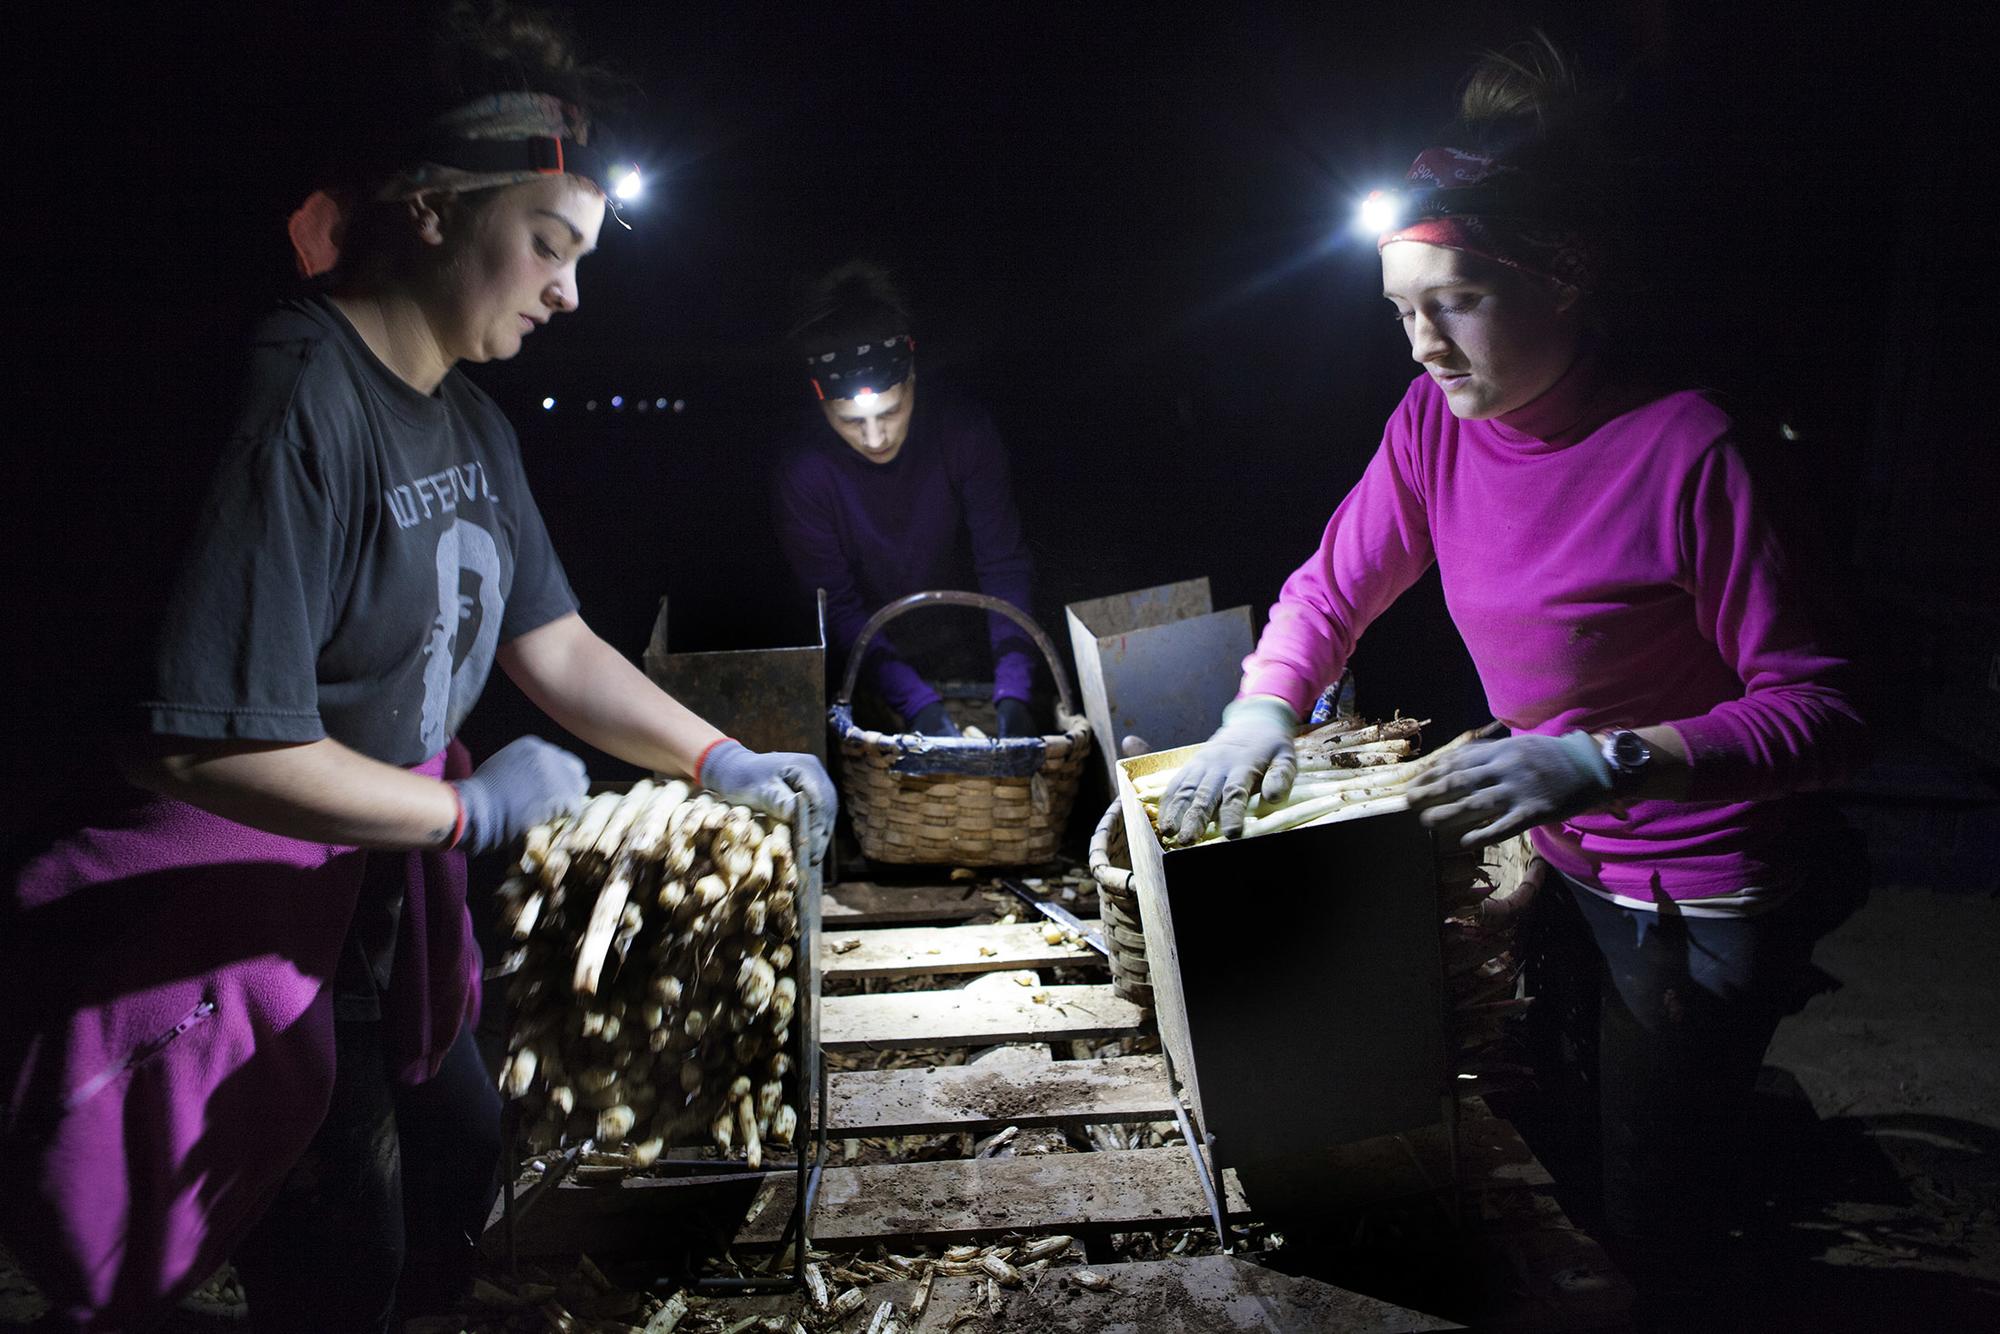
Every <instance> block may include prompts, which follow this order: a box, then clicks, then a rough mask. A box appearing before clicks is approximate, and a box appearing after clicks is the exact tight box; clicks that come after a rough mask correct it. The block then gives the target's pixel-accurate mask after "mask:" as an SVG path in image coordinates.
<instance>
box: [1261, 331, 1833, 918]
mask: <svg viewBox="0 0 2000 1334" xmlns="http://www.w3.org/2000/svg"><path fill="white" fill-rule="evenodd" d="M1731 429H1732V425H1731V422H1730V420H1729V418H1728V416H1727V415H1726V414H1725V413H1723V412H1722V410H1721V409H1719V408H1718V407H1716V406H1715V405H1714V404H1713V403H1711V402H1709V401H1708V400H1707V399H1705V398H1702V397H1701V396H1699V395H1696V394H1692V393H1677V394H1668V395H1665V396H1659V397H1648V396H1645V395H1641V394H1634V393H1627V392H1621V391H1619V390H1618V389H1616V388H1615V387H1613V386H1607V385H1603V384H1600V383H1599V382H1598V381H1597V379H1596V376H1595V365H1594V363H1593V362H1592V361H1591V359H1589V358H1584V359H1582V360H1580V361H1579V362H1578V364H1577V365H1576V366H1575V367H1573V368H1572V369H1571V371H1570V372H1569V373H1568V374H1567V375H1566V376H1565V377H1564V378H1563V380H1561V381H1560V382H1558V383H1557V385H1556V386H1555V387H1553V388H1551V389H1550V390H1549V391H1548V392H1547V393H1545V394H1543V395H1542V397H1541V398H1539V399H1537V400H1536V401H1535V402H1533V403H1531V404H1529V405H1528V406H1527V407H1525V408H1522V409H1520V410H1518V411H1516V412H1514V413H1510V414H1507V415H1506V416H1504V417H1501V418H1498V419H1495V420H1492V421H1460V420H1459V419H1458V418H1456V417H1454V416H1453V415H1452V414H1451V411H1450V409H1449V407H1448V406H1447V404H1446V402H1445V399H1444V394H1443V391H1441V390H1440V389H1438V387H1437V386H1436V385H1435V384H1434V383H1433V382H1432V381H1431V380H1430V378H1429V377H1428V376H1419V377H1418V379H1417V380H1416V382H1415V383H1413V384H1412V385H1411V387H1410V390H1409V392H1408V393H1407V394H1405V395H1404V397H1403V401H1402V403H1401V404H1400V405H1399V406H1398V407H1397V409H1396V412H1395V414H1394V415H1393V416H1392V417H1391V418H1390V421H1389V424H1388V428H1387V431H1386V432H1385V434H1384V437H1383V441H1382V445H1381V448H1380V449H1379V450H1378V451H1377V452H1376V454H1375V456H1374V458H1373V459H1372V460H1371V461H1370V463H1369V464H1368V467H1367V469H1366V471H1365V472H1364V473H1363V475H1362V478H1361V480H1360V482H1359V483H1358V484H1357V485H1356V486H1355V487H1354V489H1353V490H1352V491H1351V492H1349V493H1348V495H1347V497H1346V498H1345V499H1344V500H1342V501H1341V503H1340V505H1339V507H1338V508H1337V509H1336V510H1335V512H1334V515H1333V518H1332V520H1331V522H1329V523H1328V525H1327V527H1326V531H1325V534H1324V536H1323V538H1322V540H1321V543H1320V546H1319V549H1318V550H1317V551H1316V552H1314V553H1313V556H1312V557H1311V559H1309V560H1307V561H1306V562H1305V564H1303V565H1301V566H1300V567H1299V568H1298V570H1297V571H1295V572H1294V573H1293V574H1292V576H1291V577H1290V578H1289V579H1288V580H1287V581H1286V583H1285V586H1284V590H1283V592H1282V593H1281V594H1280V596H1279V600H1278V603H1277V605H1276V606H1274V607H1273V608H1272V609H1271V618H1270V623H1269V624H1268V625H1267V627H1266V628H1265V631H1264V634H1263V636H1262V638H1261V639H1260V641H1259V643H1258V645H1257V648H1256V651H1255V652H1253V653H1252V654H1251V656H1250V657H1249V658H1247V659H1245V661H1244V678H1243V686H1242V688H1243V692H1244V693H1245V694H1270V695H1276V696H1278V697H1279V698H1281V699H1284V700H1286V701H1287V702H1288V703H1290V704H1291V706H1292V707H1293V708H1294V709H1297V710H1298V711H1299V712H1300V716H1302V717H1303V716H1305V711H1306V710H1307V709H1308V708H1309V707H1310V705H1311V703H1312V701H1313V698H1314V696H1315V695H1316V694H1317V693H1318V691H1319V690H1320V689H1322V688H1323V687H1324V685H1325V683H1326V682H1328V681H1331V680H1333V679H1334V678H1335V677H1336V676H1337V675H1338V673H1339V672H1340V670H1341V668H1342V666H1344V665H1345V663H1346V662H1347V659H1348V657H1349V656H1350V655H1351V653H1352V652H1353V649H1354V643H1355V640H1356V639H1358V638H1359V637H1360V635H1361V633H1362V632H1363V631H1364V630H1365V629H1366V628H1367V627H1368V625H1369V624H1370V623H1371V622H1373V621H1374V619H1375V618H1376V617H1377V616H1378V615H1380V614H1381V613H1382V611H1383V610H1385V609H1386V608H1387V607H1388V605H1389V604H1390V603H1391V602H1393V601H1394V600H1395V599H1396V597H1397V596H1398V595H1400V594H1401V593H1402V592H1403V591H1404V590H1405V589H1407V588H1408V587H1409V586H1410V585H1411V584H1413V583H1415V582H1416V581H1417V579H1418V578H1419V577H1420V576H1422V574H1423V573H1424V572H1425V571H1426V570H1427V569H1429V568H1430V566H1431V565H1432V563H1433V562H1435V563H1436V564H1437V566H1438V570H1439V575H1440V577H1441V579H1442V582H1443V585H1444V594H1445V601H1446V604H1447V606H1448V607H1449V609H1450V612H1451V616H1452V620H1453V622H1454V623H1455V624H1456V625H1457V627H1458V630H1459V633H1460V634H1461V636H1463V638H1464V640H1465V644H1466V647H1467V649H1468V650H1469V651H1470V652H1471V654H1472V658H1473V661H1474V664H1475V665H1476V666H1477V668H1478V670H1479V676H1480V680H1481V682H1482V684H1483V685H1484V686H1485V690H1486V696H1487V700H1488V702H1489V703H1490V704H1491V706H1492V709H1493V712H1494V714H1495V716H1496V717H1498V718H1500V719H1501V720H1502V721H1503V722H1505V723H1506V724H1507V725H1508V726H1509V727H1510V728H1512V729H1513V730H1514V731H1516V732H1537V733H1546V734H1554V733H1560V732H1566V731H1569V730H1572V729H1574V728H1585V729H1589V730H1593V731H1601V730H1608V729H1613V728H1620V727H1631V728H1636V727H1646V726H1652V725H1655V724H1661V723H1666V724H1671V725H1672V726H1673V727H1674V728H1675V729H1676V730H1677V731H1678V732H1679V733H1680V734H1681V736H1682V737H1683V738H1684V739H1685V740H1686V742H1687V745H1688V750H1689V755H1690V759H1691V760H1692V761H1693V771H1692V788H1691V792H1690V799H1689V800H1688V801H1687V802H1646V803H1641V804H1638V805H1635V806H1634V807H1633V808H1632V809H1631V810H1630V811H1629V812H1628V813H1627V815H1626V817H1625V818H1622V819H1621V818H1619V817H1617V816H1615V815H1611V814H1600V815H1590V816H1582V817H1579V818H1577V819H1576V820H1573V821H1570V822H1569V823H1568V824H1567V825H1566V826H1563V827H1561V828H1552V829H1546V830H1541V831H1537V843H1538V845H1539V846H1541V847H1542V849H1543V852H1544V855H1546V856H1548V857H1549V859H1550V861H1551V862H1552V863H1554V864H1555V865H1556V866H1558V867H1559V868H1560V869H1561V870H1562V871H1564V872H1565V873H1566V874H1569V875H1571V876H1574V877H1575V878H1577V879H1579V880H1582V881H1584V882H1585V883H1587V884H1593V885H1596V886H1598V887H1599V888H1602V889H1606V890H1610V891H1612V892H1614V893H1618V894H1623V895H1628V896H1630V897H1633V898H1638V899H1643V900H1652V899H1655V898H1657V897H1659V896H1661V895H1665V896H1667V897H1671V898H1700V897H1705V896H1708V895H1714V894H1726V893H1733V892H1735V891H1737V890H1740V889H1743V888H1745V887H1746V886H1750V885H1767V884H1770V883H1772V880H1773V878H1774V877H1777V876H1780V875H1782V874H1784V873H1785V868H1784V866H1783V865H1781V862H1782V860H1783V858H1784V857H1785V856H1786V855H1787V852H1788V849H1789V847H1790V841H1789V840H1788V839H1787V837H1786V835H1785V833H1784V829H1785V825H1786V823H1787V820H1788V819H1789V816H1788V814H1787V811H1786V806H1787V804H1788V803H1786V802H1785V801H1784V800H1783V797H1784V794H1786V793H1790V792H1794V791H1798V790H1801V789H1806V788H1812V787H1820V786H1825V785H1828V784H1830V783H1832V782H1834V781H1836V780H1837V779H1838V778H1839V777H1840V776H1841V775H1842V774H1843V773H1845V772H1846V771H1848V770H1849V769H1850V768H1851V767H1852V766H1853V765H1854V764H1855V763H1856V762H1857V761H1858V758H1859V756H1860V753H1861V748H1862V744H1863V733H1864V729H1863V726H1862V722H1861V719H1860V716H1859V714H1858V712H1857V711H1856V709H1855V707H1854V705H1853V703H1852V702H1851V700H1850V698H1849V696H1848V693H1847V689H1846V681H1847V678H1848V676H1849V675H1850V670H1851V669H1850V666H1849V664H1848V662H1847V661H1846V660H1845V658H1844V657H1842V656H1841V655H1840V654H1839V653H1837V652H1835V651H1834V650H1833V649H1831V648H1829V647H1828V646H1827V644H1826V642H1825V641H1824V639H1823V638H1822V633H1821V628H1820V625H1819V623H1818V618H1817V616H1816V603H1817V601H1818V590H1817V589H1816V588H1815V587H1814V586H1813V583H1812V581H1811V580H1810V579H1809V577H1808V575H1807V572H1806V571H1804V570H1801V569H1799V568H1797V567H1796V566H1795V565H1794V563H1793V562H1792V561H1791V560H1790V559H1789V557H1788V555H1787V552H1786V550H1785V548H1784V545H1783V543H1782V542H1781V541H1780V540H1779V538H1778V535H1777V534H1776V532H1775V531H1774V530H1773V528H1772V526H1771V524H1770V522H1769V518H1768V515H1767V513H1766V510H1765V506H1764V503H1763V501H1762V500H1761V499H1760V497H1759V495H1758V493H1757V486H1756V483H1755V481H1754V479H1753V477H1752V472H1751V469H1750V467H1749V466H1748V464H1747V462H1746V460H1745V458H1744V456H1743V454H1742V453H1741V452H1740V451H1739V450H1738V448H1737V447H1736V446H1735V444H1734V443H1733V442H1732V440H1731V438H1730V436H1731Z"/></svg>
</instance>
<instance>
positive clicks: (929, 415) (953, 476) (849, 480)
mask: <svg viewBox="0 0 2000 1334" xmlns="http://www.w3.org/2000/svg"><path fill="white" fill-rule="evenodd" d="M913 411H914V414H915V415H914V416H913V417H912V418H911V420H910V434H909V437H908V439H906V440H905V441H904V442H903V448H902V450H901V451H900V452H899V453H898V454H897V455H896V457H895V458H894V459H891V460H890V461H889V462H888V463H871V462H869V461H868V460H867V459H864V458H862V457H861V455H859V454H858V453H856V452H855V451H854V450H853V449H852V448H850V447H849V446H848V444H847V443H846V442H845V441H843V440H842V439H841V438H840V437H839V436H838V435H836V434H834V432H833V430H832V428H831V427H829V426H828V425H827V424H826V422H825V421H824V420H823V419H822V418H821V417H820V415H819V414H818V413H817V412H815V413H814V414H813V415H812V419H811V421H810V422H808V423H806V424H804V425H803V426H802V427H801V429H800V431H799V433H798V437H797V438H796V440H795V441H794V442H793V443H792V445H791V447H790V448H788V449H787V450H786V451H785V453H784V455H783V456H782V457H781V458H780V460H779V463H778V472H777V479H776V482H777V484H776V504H775V514H774V517H775V519H776V522H777V529H778V541H779V543H780V544H781V545H782V546H783V547H784V550H785V558H786V559H787V560H788V561H789V562H790V563H791V567H792V573H793V575H794V576H795V577H796V578H797V580H798V584H799V587H800V588H802V589H804V590H805V591H806V594H807V596H811V594H812V591H813V590H814V589H818V588H824V589H825V590H826V604H827V605H826V611H827V623H828V624H827V629H828V632H829V633H830V634H831V636H832V640H833V642H832V643H831V644H830V645H829V646H828V647H829V648H830V649H831V651H832V652H833V653H834V654H835V655H836V656H835V659H834V661H835V662H836V664H841V665H844V664H845V661H846V655H847V653H848V652H849V650H850V649H852V648H853V646H854V643H855V641H856V640H857V639H859V638H860V635H861V627H862V626H864V625H866V624H867V623H868V618H869V617H870V616H872V615H874V614H875V613H876V612H877V611H879V610H881V608H882V607H883V606H884V605H886V604H888V603H890V602H893V601H895V600H896V599H897V598H899V597H903V596H904V595H906V594H909V593H916V592H921V591H923V590H925V589H932V588H957V587H960V586H961V583H962V580H963V574H962V573H961V563H960V558H959V534H960V533H961V532H964V533H966V534H968V535H969V536H970V537H971V539H972V573H973V575H974V577H975V578H976V579H977V581H978V584H979V591H980V592H982V593H987V594H990V595H991V596H993V597H997V598H1000V599H1002V600H1003V601H1006V602H1009V603H1012V604H1013V605H1014V606H1016V607H1019V608H1020V609H1022V610H1023V611H1026V610H1027V609H1028V597H1029V581H1030V579H1031V577H1032V575H1033V572H1034V567H1033V562H1032V560H1031V559H1030V557H1029V555H1028V544H1027V540H1026V539H1025V538H1024V537H1023V536H1022V535H1021V518H1020V515H1018V514H1017V513H1015V510H1014V494H1013V490H1012V487H1011V486H1010V484H1009V481H1008V476H1007V454H1006V450H1005V449H1004V447H1003V446H1002V445H1001V443H1000V433H999V432H998V431H996V430H995V429H994V428H993V422H992V419H991V418H989V417H988V416H987V415H986V413H985V412H984V411H982V410H981V409H979V408H978V407H975V406H974V405H972V404H970V403H968V402H966V401H965V400H963V399H961V398H958V397H955V396H953V395H951V394H948V393H944V392H939V391H937V390H934V389H932V388H930V387H928V386H926V387H925V388H924V389H923V391H922V392H920V393H919V394H918V395H917V401H916V406H915V408H914V409H913ZM931 614H933V615H942V614H948V613H931ZM960 614H961V615H962V614H963V613H960ZM923 615H925V613H924V612H921V611H914V612H911V613H910V616H911V617H917V616H923ZM987 619H988V621H989V622H990V625H989V627H988V636H989V638H990V641H991V643H992V648H993V696H994V698H996V699H1004V698H1011V699H1020V700H1025V699H1027V698H1028V693H1029V689H1030V687H1031V685H1032V684H1033V681H1034V662H1035V659H1034V648H1033V645H1032V644H1031V642H1030V641H1029V640H1028V638H1027V636H1025V635H1024V634H1022V633H1021V630H1020V628H1019V627H1018V626H1016V625H1015V624H1014V623H1013V622H1012V621H1010V620H1008V619H1007V618H1006V617H1004V616H990V617H988V618H987ZM893 629H894V627H893V626H891V627H889V628H888V629H885V630H884V632H883V633H882V634H879V635H877V636H876V637H875V639H874V642H873V645H872V646H871V648H870V650H869V654H868V660H867V662H866V663H865V665H864V666H863V669H862V678H861V679H862V680H864V681H866V682H868V683H869V684H871V685H873V686H874V687H875V689H876V691H877V693H879V694H880V695H881V696H882V698H883V700H884V701H885V702H886V703H887V704H888V705H889V707H890V708H892V709H894V710H896V712H897V713H899V714H901V715H903V717H905V718H908V717H910V716H911V715H912V714H914V713H916V712H917V710H919V709H921V708H923V707H924V706H925V705H927V704H930V703H932V702H933V701H935V700H936V699H937V697H938V694H937V691H936V690H934V689H932V688H931V686H930V685H929V683H927V682H926V681H925V680H924V678H923V676H922V674H921V673H920V672H919V671H918V669H917V666H915V665H913V664H911V663H909V662H907V661H905V660H904V658H903V657H902V655H901V654H900V653H898V652H897V649H896V646H895V643H894V642H893V641H894V636H893V634H892V633H891V631H893Z"/></svg>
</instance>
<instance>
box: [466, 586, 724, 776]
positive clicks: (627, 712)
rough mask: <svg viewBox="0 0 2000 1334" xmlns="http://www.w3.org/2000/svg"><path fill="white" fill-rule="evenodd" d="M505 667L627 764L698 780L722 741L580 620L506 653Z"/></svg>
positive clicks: (512, 644) (537, 698)
mask: <svg viewBox="0 0 2000 1334" xmlns="http://www.w3.org/2000/svg"><path fill="white" fill-rule="evenodd" d="M499 661H500V666H501V668H502V669H503V670H504V671H505V672H506V673H507V675H508V676H509V677H510V678H511V679H512V680H513V681H514V683H515V684H516V685H518V686H520V687H521V692H522V693H523V694H525V695H526V696H527V697H528V698H529V699H530V700H532V701H534V704H535V706H536V707H537V708H539V709H541V710H542V712H544V713H546V714H548V716H549V717H550V718H552V719H554V720H555V721H556V722H557V723H560V724H561V725H562V726H563V727H564V728H565V729H567V730H568V731H570V732H572V733H574V734H575V735H576V736H578V737H581V738H582V739H583V740H585V741H587V742H589V743H590V744H591V745H593V746H595V747H597V748H598V749H599V750H602V751H605V752H607V753H609V754H612V755H616V756H617V757H618V758H619V759H621V760H624V761H625V762H626V763H627V764H635V765H637V766H639V767H640V768H642V769H651V770H654V771H655V772H658V773H669V774H692V773H693V771H694V765H695V762H696V761H697V760H698V759H700V757H701V753H702V751H704V750H705V749H707V748H708V745H709V743H710V742H712V741H715V740H717V739H719V738H720V737H721V736H722V732H721V731H720V730H718V729H717V728H715V727H714V726H712V725H711V724H709V723H708V722H706V721H705V720H704V719H702V718H701V717H700V716H699V715H698V714H696V713H694V712H693V711H692V710H690V709H688V708H687V707H686V706H685V705H683V704H681V703H680V702H679V701H678V700H676V699H674V697H673V696H671V695H669V694H667V693H666V692H665V691H664V690H661V689H660V688H659V687H658V686H656V685H654V684H653V683H652V681H651V680H649V679H648V678H647V677H646V674H645V673H644V672H641V671H640V670H639V669H638V668H637V667H635V666H633V665H632V663H631V662H630V661H629V660H627V659H626V657H625V655H624V654H622V653H620V652H619V651H618V650H617V649H615V648H613V647H611V645H609V644H607V643H605V642H604V641H603V640H602V639H599V638H598V637H597V635H596V633H595V632H594V631H592V630H591V629H590V627H588V626H587V625H585V624H584V623H583V621H582V619H581V618H580V617H577V616H575V615H570V616H565V617H563V618H562V619H561V620H557V621H552V622H551V623H549V624H548V625H545V626H543V627H541V628H540V629H538V630H531V631H529V632H528V633H527V634H525V635H522V636H521V637H520V638H518V639H514V640H511V641H509V642H508V643H506V644H503V645H501V646H500V652H499Z"/></svg>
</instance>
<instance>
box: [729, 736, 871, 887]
mask: <svg viewBox="0 0 2000 1334" xmlns="http://www.w3.org/2000/svg"><path fill="white" fill-rule="evenodd" d="M694 781H695V783H696V785H697V786H699V787H705V788H707V789H708V790H709V791H710V792H713V793H714V794H715V795H716V796H718V797H721V798H722V799H723V800H724V801H730V802H735V803H737V804H739V805H743V806H748V807H749V808H750V809H751V810H753V811H761V812H763V813H764V814H765V815H768V816H770V817H771V818H772V819H774V820H790V819H791V818H792V810H793V808H794V807H795V806H796V805H797V804H798V803H799V802H800V801H801V800H803V801H804V802H805V804H806V811H805V815H806V832H807V836H808V837H809V838H811V839H812V847H811V848H810V849H808V851H809V852H810V853H811V854H812V859H813V860H814V861H820V860H822V859H823V858H824V857H825V856H826V845H827V844H828V843H829V842H830V841H831V840H832V838H833V816H834V812H835V811H836V810H838V809H839V806H840V802H839V799H838V798H837V797H835V796H834V792H833V780H832V779H831V778H828V777H827V776H826V766H824V765H822V764H821V763H820V762H819V761H818V760H816V759H814V758H813V757H812V756H810V755H803V754H800V753H798V752H796V751H789V750H770V751H757V750H751V749H749V748H748V747H746V746H744V745H743V743H742V742H740V741H731V740H723V741H718V742H716V743H715V744H714V745H712V746H710V747H709V748H708V749H707V750H706V751H704V752H702V757H701V760H700V762H699V763H697V764H696V765H695V773H694Z"/></svg>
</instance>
